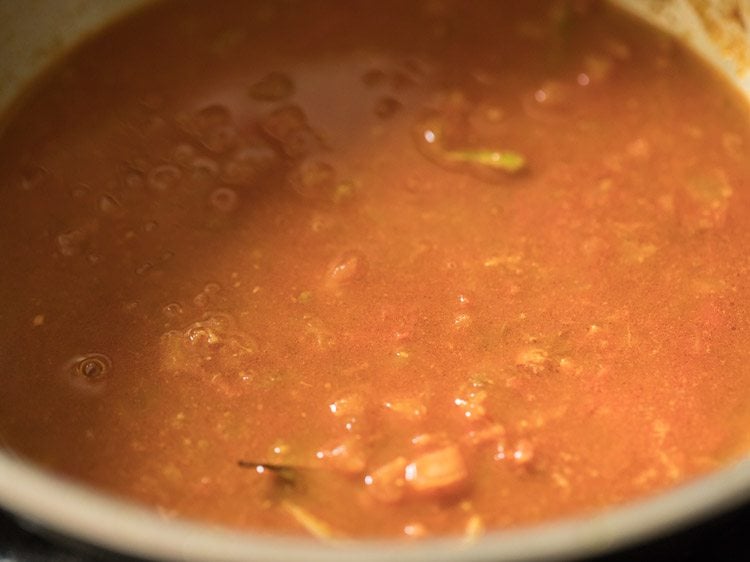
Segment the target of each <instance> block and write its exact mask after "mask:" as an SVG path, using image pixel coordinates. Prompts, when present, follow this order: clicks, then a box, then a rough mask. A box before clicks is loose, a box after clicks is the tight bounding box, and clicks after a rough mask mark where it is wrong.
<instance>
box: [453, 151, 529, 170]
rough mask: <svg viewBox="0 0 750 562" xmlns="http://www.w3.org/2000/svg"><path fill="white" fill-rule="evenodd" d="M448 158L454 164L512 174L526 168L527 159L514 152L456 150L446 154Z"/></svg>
mask: <svg viewBox="0 0 750 562" xmlns="http://www.w3.org/2000/svg"><path fill="white" fill-rule="evenodd" d="M446 157H447V158H448V159H449V160H451V161H453V162H464V163H467V164H476V165H478V166H485V167H487V168H491V169H493V170H502V171H504V172H508V173H511V174H513V173H516V172H520V171H521V170H523V169H524V168H525V167H526V158H524V157H523V156H522V155H521V154H519V153H518V152H514V151H512V150H454V151H449V152H446Z"/></svg>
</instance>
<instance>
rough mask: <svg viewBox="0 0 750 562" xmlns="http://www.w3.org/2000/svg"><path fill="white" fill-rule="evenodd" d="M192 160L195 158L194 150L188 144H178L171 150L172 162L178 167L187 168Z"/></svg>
mask: <svg viewBox="0 0 750 562" xmlns="http://www.w3.org/2000/svg"><path fill="white" fill-rule="evenodd" d="M193 158H195V148H193V146H192V145H190V144H187V143H182V144H178V145H177V146H175V147H174V150H172V160H174V162H175V164H178V165H180V166H187V165H188V164H190V162H191V161H192V160H193Z"/></svg>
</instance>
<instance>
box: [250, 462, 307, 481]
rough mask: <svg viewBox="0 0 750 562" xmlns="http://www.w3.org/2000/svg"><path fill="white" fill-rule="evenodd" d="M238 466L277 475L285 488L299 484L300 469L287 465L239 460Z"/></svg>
mask: <svg viewBox="0 0 750 562" xmlns="http://www.w3.org/2000/svg"><path fill="white" fill-rule="evenodd" d="M237 466H239V467H240V468H249V469H252V470H255V471H256V472H258V473H260V474H262V473H264V472H270V473H272V474H274V475H276V476H277V477H278V479H279V483H280V484H283V485H284V486H293V485H295V484H296V482H297V478H298V469H297V468H296V467H293V466H290V465H286V464H274V463H263V462H253V461H245V460H239V461H237Z"/></svg>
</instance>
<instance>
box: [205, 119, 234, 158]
mask: <svg viewBox="0 0 750 562" xmlns="http://www.w3.org/2000/svg"><path fill="white" fill-rule="evenodd" d="M237 142H238V135H237V130H236V129H235V128H234V127H233V126H230V125H226V126H222V127H215V128H213V129H210V130H208V131H205V132H204V133H203V134H202V135H201V144H202V145H203V146H205V147H206V148H207V149H208V150H210V151H211V152H214V153H216V154H223V153H225V152H227V151H229V150H231V149H232V148H234V147H236V146H237Z"/></svg>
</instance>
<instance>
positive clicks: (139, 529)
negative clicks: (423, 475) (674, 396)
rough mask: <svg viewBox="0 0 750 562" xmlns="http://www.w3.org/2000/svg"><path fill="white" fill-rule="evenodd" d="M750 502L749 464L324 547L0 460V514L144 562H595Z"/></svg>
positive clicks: (6, 457) (1, 454)
mask: <svg viewBox="0 0 750 562" xmlns="http://www.w3.org/2000/svg"><path fill="white" fill-rule="evenodd" d="M748 499H750V458H744V459H741V460H739V461H737V462H735V463H734V464H733V465H730V466H728V467H727V468H724V469H722V470H719V471H717V472H714V473H711V474H709V475H708V476H704V477H701V478H698V479H695V480H693V481H691V482H689V483H687V484H684V485H682V486H679V487H677V488H674V489H672V490H670V491H666V492H663V493H660V494H658V495H656V496H652V497H649V498H646V499H641V500H639V501H634V502H631V503H628V504H624V505H621V506H619V507H614V508H611V509H608V510H605V511H603V512H600V513H596V514H592V515H588V516H584V517H576V518H571V519H564V520H556V521H553V522H550V523H544V524H540V525H534V526H530V527H522V528H517V529H509V530H503V531H492V532H489V533H487V534H486V535H484V536H482V537H480V538H478V539H476V540H474V541H467V540H466V539H465V538H463V537H455V538H434V539H426V540H423V541H417V542H405V541H404V539H400V540H399V539H391V540H372V539H370V540H347V541H337V542H330V543H326V542H321V541H319V540H316V539H312V538H303V537H295V536H272V535H262V534H257V533H243V532H241V531H236V530H230V529H227V528H221V527H218V526H215V525H213V526H212V525H208V524H201V523H198V522H195V521H188V520H185V519H168V518H165V517H163V516H160V515H159V514H157V513H156V512H155V511H152V510H149V509H147V508H145V507H142V506H140V505H135V504H132V503H129V502H126V501H124V500H119V499H116V498H114V497H112V496H106V495H104V494H102V493H100V492H96V491H94V490H93V489H91V488H88V487H85V486H83V485H80V484H78V483H74V482H72V481H69V480H64V479H62V478H61V477H59V476H57V475H54V474H52V473H50V472H47V471H45V470H42V469H39V468H37V467H36V466H33V465H31V464H29V463H28V462H26V461H24V460H22V459H20V458H18V457H16V456H13V455H12V454H11V453H9V452H7V451H0V504H2V505H3V506H5V507H6V508H8V509H9V510H11V511H12V512H14V513H15V514H16V515H18V516H20V517H21V518H23V519H25V520H27V521H29V522H31V523H33V524H38V525H41V526H42V527H43V528H44V529H48V530H51V531H54V532H57V533H61V534H64V535H66V536H69V537H73V538H75V539H78V540H82V541H84V542H86V543H89V544H92V545H95V546H99V547H103V548H105V549H108V550H111V551H115V552H121V553H126V554H130V555H134V556H140V557H145V558H166V559H170V560H185V561H198V560H214V561H216V562H229V561H239V560H248V559H250V560H268V561H282V560H283V561H285V562H292V561H295V562H296V561H300V562H303V561H304V562H316V561H321V562H323V561H326V562H338V561H341V562H344V561H351V560H360V561H363V562H364V561H367V562H375V561H389V562H390V561H392V560H394V559H397V560H403V561H405V562H410V561H424V560H431V561H436V562H439V561H447V560H459V559H460V560H463V561H467V562H469V561H471V562H490V561H495V562H497V561H500V560H518V561H531V560H542V559H544V560H562V559H569V558H572V557H584V556H594V555H598V554H601V553H603V552H612V551H614V550H617V549H620V548H623V547H627V546H631V545H634V544H636V543H640V542H642V541H645V540H647V539H649V538H652V537H654V536H657V535H662V534H666V533H667V532H669V531H674V530H676V529H679V528H682V527H686V526H688V525H689V524H691V523H697V522H699V521H701V520H703V519H706V518H708V517H710V516H712V515H715V514H717V513H719V512H723V511H726V510H728V509H729V508H730V507H733V506H736V505H738V504H740V503H742V502H744V501H747V500H748Z"/></svg>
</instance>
